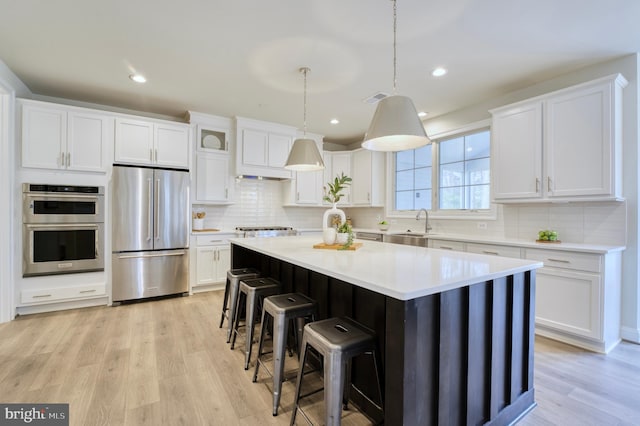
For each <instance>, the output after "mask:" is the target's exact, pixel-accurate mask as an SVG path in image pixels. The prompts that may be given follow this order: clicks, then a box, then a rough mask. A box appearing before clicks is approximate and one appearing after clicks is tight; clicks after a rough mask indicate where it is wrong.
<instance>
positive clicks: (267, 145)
mask: <svg viewBox="0 0 640 426" xmlns="http://www.w3.org/2000/svg"><path fill="white" fill-rule="evenodd" d="M295 135H296V129H295V128H294V127H290V126H284V125H280V124H275V123H268V122H264V121H258V120H251V119H248V118H241V117H237V118H236V137H237V151H236V173H237V174H238V175H247V176H262V177H271V178H280V179H290V178H291V177H292V174H291V171H290V170H287V169H285V168H284V165H285V163H286V161H287V158H288V156H289V151H290V150H291V145H292V144H293V140H294V138H295Z"/></svg>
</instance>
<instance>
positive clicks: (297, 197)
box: [296, 192, 300, 201]
mask: <svg viewBox="0 0 640 426" xmlns="http://www.w3.org/2000/svg"><path fill="white" fill-rule="evenodd" d="M296 201H300V193H299V192H298V193H297V194H296Z"/></svg>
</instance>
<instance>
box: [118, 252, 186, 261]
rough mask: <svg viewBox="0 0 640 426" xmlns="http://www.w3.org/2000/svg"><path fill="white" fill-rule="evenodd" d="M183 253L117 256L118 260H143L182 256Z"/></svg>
mask: <svg viewBox="0 0 640 426" xmlns="http://www.w3.org/2000/svg"><path fill="white" fill-rule="evenodd" d="M184 254H185V252H184V251H181V252H179V253H164V254H125V255H122V256H118V259H143V258H147V257H167V256H184Z"/></svg>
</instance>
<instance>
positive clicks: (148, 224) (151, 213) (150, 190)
mask: <svg viewBox="0 0 640 426" xmlns="http://www.w3.org/2000/svg"><path fill="white" fill-rule="evenodd" d="M151 185H152V183H151V179H147V186H148V188H147V189H148V191H147V206H149V209H148V210H147V211H148V212H149V220H147V241H150V240H151V224H152V223H153V206H152V205H151V194H152V191H153V188H152V187H151Z"/></svg>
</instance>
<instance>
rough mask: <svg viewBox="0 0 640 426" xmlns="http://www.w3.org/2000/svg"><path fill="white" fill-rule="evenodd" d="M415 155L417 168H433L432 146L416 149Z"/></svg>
mask: <svg viewBox="0 0 640 426" xmlns="http://www.w3.org/2000/svg"><path fill="white" fill-rule="evenodd" d="M415 153H416V156H415V162H416V164H415V167H416V168H418V167H429V166H431V144H429V145H425V146H423V147H422V148H418V149H416V150H415Z"/></svg>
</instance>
